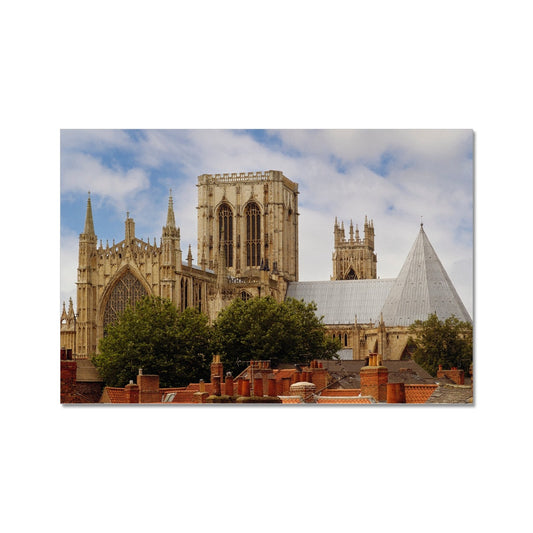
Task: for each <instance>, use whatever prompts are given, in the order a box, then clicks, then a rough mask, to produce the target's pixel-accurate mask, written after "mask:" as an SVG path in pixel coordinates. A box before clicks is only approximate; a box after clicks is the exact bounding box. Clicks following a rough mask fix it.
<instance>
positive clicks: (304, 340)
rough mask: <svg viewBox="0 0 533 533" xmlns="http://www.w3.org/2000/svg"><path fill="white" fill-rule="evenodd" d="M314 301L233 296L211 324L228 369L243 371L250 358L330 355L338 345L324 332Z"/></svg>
mask: <svg viewBox="0 0 533 533" xmlns="http://www.w3.org/2000/svg"><path fill="white" fill-rule="evenodd" d="M315 311H316V305H315V304H314V303H312V304H306V303H304V302H303V301H299V300H295V299H292V298H289V299H287V300H285V301H284V302H282V303H278V302H276V300H274V298H272V297H267V298H251V299H250V300H248V301H246V302H245V301H243V300H240V299H237V300H234V301H233V302H232V303H231V304H230V305H229V306H228V307H226V308H225V309H224V310H222V311H221V312H220V314H219V315H218V317H217V320H216V322H215V324H214V332H213V334H214V346H215V348H216V350H217V351H218V352H219V353H220V354H221V355H222V361H223V362H224V364H225V368H226V369H227V370H230V371H232V372H233V373H238V372H240V371H242V370H243V369H244V368H245V367H246V365H247V364H248V362H249V361H250V360H252V359H253V360H270V361H271V364H272V366H275V365H277V364H278V363H283V362H290V363H308V362H309V361H311V360H312V359H317V358H320V359H333V358H334V357H336V352H337V351H338V350H339V349H340V343H339V341H337V340H333V339H330V338H329V337H327V336H326V335H325V327H324V324H323V323H322V319H321V318H320V319H319V318H317V316H316V314H315Z"/></svg>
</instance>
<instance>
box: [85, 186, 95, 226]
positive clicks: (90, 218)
mask: <svg viewBox="0 0 533 533" xmlns="http://www.w3.org/2000/svg"><path fill="white" fill-rule="evenodd" d="M88 194H89V197H88V198H87V213H86V214H85V227H84V229H83V233H84V234H85V235H94V223H93V209H92V206H91V193H90V192H89V193H88Z"/></svg>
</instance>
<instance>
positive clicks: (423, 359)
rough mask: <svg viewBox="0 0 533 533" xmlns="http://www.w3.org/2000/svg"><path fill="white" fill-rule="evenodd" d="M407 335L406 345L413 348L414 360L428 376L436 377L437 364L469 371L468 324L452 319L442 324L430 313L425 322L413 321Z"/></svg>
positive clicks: (470, 338) (470, 341) (470, 330)
mask: <svg viewBox="0 0 533 533" xmlns="http://www.w3.org/2000/svg"><path fill="white" fill-rule="evenodd" d="M409 332H410V333H411V335H412V336H411V337H410V338H409V342H412V343H413V344H414V346H415V351H414V353H413V359H414V361H415V362H416V363H417V364H419V365H420V366H421V367H422V368H424V369H425V370H427V371H428V372H429V373H430V374H431V375H432V376H436V375H437V370H438V368H439V365H442V366H443V367H444V368H451V367H457V368H459V369H461V370H464V371H465V373H467V372H468V371H469V369H470V365H471V364H472V354H473V328H472V324H471V323H470V322H461V321H460V320H459V319H457V318H456V317H455V316H451V317H449V318H447V319H446V320H444V321H442V320H439V319H438V317H437V315H436V314H432V315H430V316H429V317H428V319H427V320H425V321H422V320H417V321H416V322H415V323H414V324H412V325H411V326H410V328H409Z"/></svg>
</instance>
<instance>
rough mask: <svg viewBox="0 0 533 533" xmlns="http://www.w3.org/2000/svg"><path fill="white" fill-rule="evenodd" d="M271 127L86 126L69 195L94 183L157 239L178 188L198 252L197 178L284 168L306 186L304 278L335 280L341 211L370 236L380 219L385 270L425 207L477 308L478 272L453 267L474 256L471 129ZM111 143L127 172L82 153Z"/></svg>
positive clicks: (429, 226)
mask: <svg viewBox="0 0 533 533" xmlns="http://www.w3.org/2000/svg"><path fill="white" fill-rule="evenodd" d="M269 135H270V136H271V137H272V143H269V142H267V143H260V142H258V141H257V140H255V139H254V138H253V137H252V136H250V135H246V134H243V133H242V132H235V131H229V130H176V131H171V130H162V131H157V130H148V131H144V132H142V133H141V134H140V135H138V136H136V140H135V141H133V140H132V138H131V137H130V136H128V135H126V134H122V133H120V132H119V133H117V132H110V131H106V132H104V133H103V137H102V139H100V140H98V134H97V132H89V133H87V134H86V136H85V138H84V135H83V134H82V133H80V132H77V133H76V135H73V136H72V137H71V138H70V139H69V144H68V148H69V150H67V151H66V153H65V154H64V156H63V182H62V187H63V192H68V191H73V192H82V193H85V192H86V191H87V190H88V189H90V190H91V192H93V191H94V192H95V193H96V194H99V195H101V196H102V201H105V202H106V203H109V204H110V205H111V206H112V207H114V208H115V209H119V210H121V211H122V212H124V211H125V210H126V209H127V210H130V211H131V212H132V216H134V218H135V219H136V222H137V223H138V225H139V226H143V227H145V228H149V229H148V231H150V232H153V235H154V236H157V237H158V238H159V236H160V233H161V226H162V225H163V224H164V221H165V218H166V211H167V199H168V196H167V193H166V192H165V195H164V196H160V195H154V190H155V189H154V185H159V186H161V185H164V186H165V188H166V189H167V190H168V189H169V188H172V190H173V196H174V205H175V211H176V222H177V224H178V225H179V226H180V227H181V230H182V250H183V251H184V253H186V251H187V248H188V244H189V243H190V244H192V245H193V246H192V249H193V256H194V257H195V260H197V258H196V254H197V252H196V245H195V243H196V209H195V207H196V202H197V198H196V194H197V189H196V187H195V185H196V180H197V176H198V175H200V174H204V173H223V172H242V171H253V170H268V169H277V170H282V171H283V172H284V174H285V175H286V176H287V177H288V178H290V179H292V180H293V181H296V182H297V183H298V184H299V190H300V196H299V204H300V213H301V216H300V278H301V279H329V276H330V275H331V272H332V266H331V253H332V251H333V222H334V218H335V216H338V217H339V220H344V221H345V223H347V224H349V221H350V219H352V220H353V222H354V224H359V229H360V231H361V234H362V232H363V223H364V217H365V215H368V218H369V219H373V220H374V227H375V232H376V253H377V255H378V275H379V276H381V277H395V276H397V275H398V273H399V270H400V268H401V266H402V264H403V261H404V260H405V258H406V257H407V253H408V251H409V249H410V247H411V245H412V244H413V242H414V240H415V239H416V236H417V233H418V227H419V223H420V216H421V215H423V220H424V226H425V228H426V233H427V234H428V237H429V239H430V241H431V242H432V243H433V245H434V247H435V248H436V251H437V253H438V255H439V257H440V258H441V261H442V262H443V264H444V266H445V268H446V269H447V270H448V273H449V274H450V276H451V277H452V280H453V281H454V283H456V284H457V285H458V286H457V289H458V291H459V293H460V294H461V296H462V297H463V299H464V300H465V305H467V307H468V309H469V311H470V312H471V311H472V308H471V306H469V305H468V304H467V301H466V300H468V298H469V296H468V294H469V293H471V289H470V290H469V286H468V281H469V282H470V287H471V283H472V279H471V276H469V275H463V276H461V270H460V267H459V266H454V267H453V268H452V265H467V264H469V262H470V264H471V261H472V245H471V239H470V238H469V237H468V233H466V234H465V235H466V237H467V238H466V239H465V238H463V239H462V240H461V239H458V237H457V235H458V234H459V233H460V231H459V230H460V228H464V227H465V226H466V227H468V226H469V225H470V224H471V222H472V201H473V199H472V174H473V172H472V161H471V151H472V140H473V139H472V132H470V131H468V130H464V131H463V130H442V131H438V130H420V131H417V130H413V131H411V130H397V131H386V130H370V131H350V130H280V131H271V132H269ZM276 139H277V140H276ZM280 142H281V145H280ZM84 143H87V145H84ZM106 143H108V145H109V146H111V147H117V148H121V149H124V150H130V151H131V154H132V159H131V168H130V169H129V170H126V169H123V168H121V167H120V166H119V165H115V166H112V165H111V166H109V165H104V164H103V162H102V159H100V158H98V157H97V156H95V155H94V154H92V153H85V152H84V151H85V149H86V147H93V149H94V151H95V152H97V153H100V152H103V151H105V146H106ZM87 151H88V152H90V150H88V149H87ZM167 167H168V169H169V170H168V175H162V176H159V177H158V182H157V184H156V183H155V182H154V181H153V177H152V178H151V179H152V183H150V174H151V172H152V171H155V169H158V170H159V171H160V172H161V171H164V169H166V168H167ZM176 172H179V173H180V174H181V176H179V177H177V176H176V174H175V173H176ZM379 173H383V174H384V176H382V175H379ZM465 295H466V296H465Z"/></svg>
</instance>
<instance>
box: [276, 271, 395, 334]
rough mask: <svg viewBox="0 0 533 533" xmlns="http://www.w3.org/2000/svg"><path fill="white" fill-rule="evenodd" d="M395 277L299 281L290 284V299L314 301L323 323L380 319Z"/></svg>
mask: <svg viewBox="0 0 533 533" xmlns="http://www.w3.org/2000/svg"><path fill="white" fill-rule="evenodd" d="M394 282H395V280H394V279H362V280H342V281H297V282H291V283H289V286H288V289H287V295H286V297H287V298H295V299H297V300H304V302H306V303H310V302H315V303H316V305H317V311H316V314H317V316H319V317H320V316H323V317H324V320H323V322H324V324H353V323H354V321H355V316H356V315H357V322H358V323H359V324H368V323H370V322H372V323H375V322H378V321H379V315H380V312H381V308H382V307H383V304H384V302H385V300H386V298H387V296H388V294H389V292H390V290H391V288H392V286H393V285H394Z"/></svg>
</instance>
